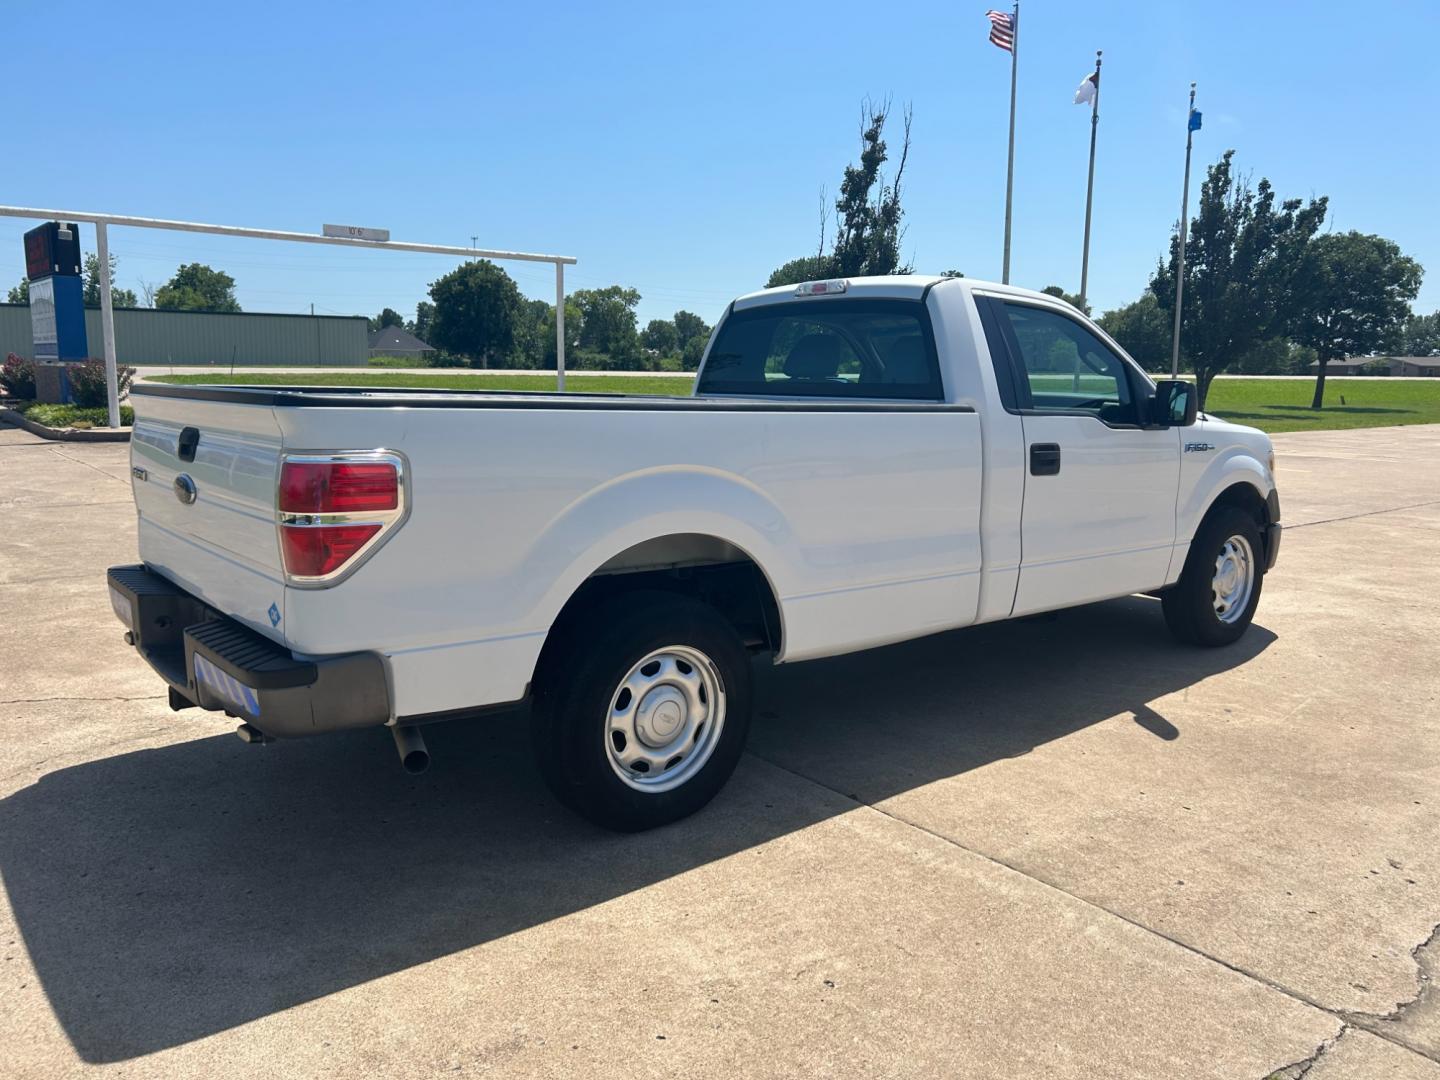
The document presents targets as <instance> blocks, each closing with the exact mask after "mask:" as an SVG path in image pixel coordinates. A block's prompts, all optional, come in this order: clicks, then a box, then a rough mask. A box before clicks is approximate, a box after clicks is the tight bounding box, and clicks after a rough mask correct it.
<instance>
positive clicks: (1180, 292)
mask: <svg viewBox="0 0 1440 1080" xmlns="http://www.w3.org/2000/svg"><path fill="white" fill-rule="evenodd" d="M1194 112H1195V84H1194V83H1193V82H1192V83H1191V84H1190V108H1189V109H1188V110H1186V113H1185V186H1184V187H1183V188H1182V189H1181V195H1180V255H1179V259H1178V260H1177V262H1176V266H1175V331H1174V333H1173V334H1172V335H1171V338H1170V377H1171V378H1172V379H1176V378H1179V377H1180V304H1181V302H1182V301H1183V300H1184V298H1185V236H1186V233H1187V231H1188V229H1189V225H1190V145H1191V143H1192V142H1193V141H1194V138H1195V133H1194V132H1193V131H1191V130H1190V116H1191V114H1192V113H1194Z"/></svg>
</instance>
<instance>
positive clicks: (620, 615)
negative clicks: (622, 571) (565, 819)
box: [533, 592, 751, 832]
mask: <svg viewBox="0 0 1440 1080" xmlns="http://www.w3.org/2000/svg"><path fill="white" fill-rule="evenodd" d="M557 634H558V635H559V636H558V637H557V639H556V641H555V642H554V643H553V646H552V647H550V648H547V650H546V656H545V658H544V660H543V661H542V665H541V670H540V672H538V673H537V685H536V692H535V700H534V712H533V724H534V741H535V754H536V760H537V763H538V764H539V767H540V771H541V773H542V774H543V775H544V777H545V780H546V783H547V784H549V786H550V789H551V790H552V791H553V792H554V793H555V795H556V796H557V797H558V798H559V799H560V801H561V802H563V803H565V804H566V805H567V806H569V807H570V808H571V809H573V810H575V811H576V812H578V813H579V814H581V815H582V816H584V817H586V818H589V819H590V820H591V821H593V822H595V823H596V824H598V825H602V826H604V827H606V828H610V829H617V830H621V831H625V832H633V831H638V830H641V829H649V828H653V827H655V826H657V825H664V824H667V823H669V822H672V821H676V820H678V819H680V818H682V817H685V816H687V815H689V814H692V813H694V812H695V811H696V810H698V809H700V808H701V807H702V806H704V805H705V804H706V803H707V802H709V801H710V800H711V799H712V798H713V797H714V796H715V794H716V792H718V791H719V790H720V788H721V787H723V786H724V784H725V781H726V780H728V779H729V778H730V774H731V773H732V772H734V771H735V766H736V764H737V763H738V761H739V760H740V753H741V751H742V750H743V749H744V746H745V738H746V735H747V733H748V731H749V727H750V696H751V690H750V681H751V679H750V660H749V657H748V655H747V654H746V652H745V647H744V644H743V643H742V642H741V640H740V637H739V635H738V634H736V632H735V630H734V628H733V627H731V625H730V624H729V623H728V622H726V621H725V619H723V618H722V617H721V616H720V615H719V613H718V612H716V611H715V610H714V609H713V608H711V607H709V606H707V605H705V604H702V603H700V602H698V601H696V600H693V599H691V598H689V597H686V596H676V595H671V594H667V593H648V592H637V593H629V594H623V595H621V596H618V597H614V598H612V599H610V600H607V601H605V602H603V603H601V604H599V605H597V606H596V607H595V608H593V609H591V611H589V612H588V613H587V614H586V615H584V616H582V617H580V618H579V619H577V620H575V621H574V622H573V623H572V624H571V625H569V626H567V627H563V628H560V629H558V630H557Z"/></svg>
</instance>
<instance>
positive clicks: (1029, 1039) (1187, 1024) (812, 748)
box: [0, 427, 1440, 1080]
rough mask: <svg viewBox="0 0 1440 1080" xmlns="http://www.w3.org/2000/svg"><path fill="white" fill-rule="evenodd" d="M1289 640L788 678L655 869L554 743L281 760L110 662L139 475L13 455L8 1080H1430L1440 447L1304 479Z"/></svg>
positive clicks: (373, 737) (2, 675)
mask: <svg viewBox="0 0 1440 1080" xmlns="http://www.w3.org/2000/svg"><path fill="white" fill-rule="evenodd" d="M1275 441H1276V445H1277V448H1278V453H1279V458H1280V464H1279V477H1280V482H1281V494H1282V499H1283V503H1284V515H1285V519H1286V522H1287V526H1289V527H1287V530H1286V534H1285V538H1284V547H1283V548H1282V555H1281V563H1280V566H1279V568H1278V570H1277V573H1276V574H1274V575H1273V576H1272V577H1270V578H1269V579H1267V581H1266V584H1265V594H1264V596H1263V598H1262V600H1261V604H1260V611H1259V616H1258V619H1257V624H1256V626H1255V627H1254V628H1253V629H1252V631H1251V633H1250V634H1248V635H1247V637H1246V638H1245V639H1244V641H1242V643H1241V644H1240V645H1238V646H1236V647H1234V648H1232V649H1229V650H1220V651H1195V650H1190V649H1185V648H1181V647H1179V646H1176V645H1174V644H1172V643H1171V642H1170V641H1169V639H1168V637H1167V636H1166V635H1165V632H1164V629H1163V626H1162V624H1161V623H1160V620H1159V615H1158V612H1157V611H1156V610H1155V607H1156V604H1155V602H1154V601H1151V600H1147V599H1142V598H1134V599H1129V600H1124V601H1116V602H1112V603H1108V604H1100V605H1094V606H1092V607H1089V608H1085V609H1081V610H1077V611H1073V612H1066V613H1062V614H1059V615H1057V616H1054V617H1046V618H1042V619H1036V620H1029V621H1026V622H1022V623H1015V624H1005V625H1001V626H993V627H985V628H979V629H976V630H973V631H964V632H958V633H953V634H945V635H940V636H938V637H935V638H930V639H927V640H924V641H920V642H912V643H909V644H906V645H901V646H895V647H892V648H889V649H884V650H877V651H875V652H871V653H866V654H862V655H859V656H853V657H842V658H837V659H834V660H828V661H820V662H817V663H812V664H805V665H797V666H794V667H789V668H780V669H775V670H773V671H771V670H766V671H763V672H762V677H761V683H760V696H759V702H758V708H759V715H758V716H757V719H756V725H755V729H754V731H753V734H752V740H751V753H749V754H748V755H747V757H746V759H745V760H744V762H743V763H742V765H741V768H740V770H739V771H738V773H737V775H736V777H735V779H734V780H733V781H732V783H731V785H730V787H729V788H728V789H727V790H726V791H725V792H724V793H722V795H721V797H720V798H719V799H718V800H717V801H716V803H715V804H714V805H713V806H712V807H711V808H709V809H708V810H707V811H705V812H703V813H701V814H700V815H697V816H696V817H695V818H692V819H690V820H689V821H686V822H683V823H681V824H679V825H677V826H673V827H671V828H668V829H665V830H661V831H658V832H654V833H649V834H645V835H643V836H632V837H617V836H611V835H609V834H604V833H600V832H597V831H596V830H594V829H592V828H590V827H588V826H586V825H585V824H583V823H581V822H578V821H576V820H575V819H574V818H572V817H570V816H569V815H568V814H566V813H565V812H563V811H561V810H559V809H558V808H557V807H556V806H555V805H554V804H553V803H552V802H551V800H550V799H549V797H548V796H547V795H546V793H545V792H544V790H543V789H542V787H541V786H540V784H539V782H538V780H537V779H536V777H535V776H534V774H533V771H532V769H531V767H530V764H529V760H528V751H527V743H526V738H525V732H524V729H523V717H521V716H518V715H517V716H513V717H510V718H508V719H500V720H497V721H495V722H493V723H489V724H484V725H471V726H469V727H459V726H453V725H452V726H448V727H441V728H437V729H433V733H432V734H430V735H429V740H430V743H431V749H432V751H433V753H434V755H435V759H436V764H435V765H434V767H432V769H431V770H430V772H429V773H427V774H426V775H425V776H423V777H419V778H414V777H409V776H406V775H405V774H404V773H403V772H401V770H400V768H399V766H398V764H397V763H396V762H395V760H394V753H393V750H392V748H391V747H390V745H389V741H388V739H387V738H386V737H385V736H384V735H383V733H378V732H360V733H356V734H353V735H349V736H337V737H332V738H329V739H324V740H315V741H311V742H296V743H288V744H277V745H273V746H267V747H247V746H245V745H244V744H242V743H241V742H240V741H239V740H238V739H236V738H234V737H233V735H231V734H230V730H231V722H228V721H225V720H224V719H223V718H222V719H216V718H215V717H214V716H213V715H203V714H196V713H194V712H187V713H184V714H172V713H170V712H169V711H168V710H167V709H166V707H165V703H164V700H163V698H162V697H161V695H160V694H159V693H158V692H157V685H158V684H157V680H156V679H155V678H154V676H153V675H152V674H151V673H150V672H149V671H148V669H146V668H145V667H144V665H143V663H141V662H140V661H139V660H138V658H137V657H135V655H134V654H133V652H132V651H131V650H129V649H127V648H125V647H124V646H123V645H122V644H121V642H120V640H119V635H120V627H119V624H118V623H116V622H115V621H114V618H113V616H112V615H111V613H110V610H109V605H108V602H107V599H106V596H105V591H104V587H103V571H104V568H105V567H106V566H108V565H110V564H112V563H116V562H121V561H126V560H133V559H134V558H135V557H136V553H135V547H134V522H133V507H132V506H131V503H130V498H129V491H128V480H127V478H126V477H127V472H126V465H125V451H126V448H125V447H124V446H109V445H94V446H82V445H56V444H46V443H43V442H41V441H40V440H38V439H34V438H32V437H31V436H29V435H26V434H25V433H22V432H18V431H15V430H13V429H0V516H3V517H0V520H3V521H4V525H3V527H0V613H3V616H4V617H3V618H0V732H3V734H4V736H5V737H4V740H3V742H0V875H3V881H4V888H5V896H4V902H3V904H0V944H3V946H4V950H3V951H4V957H5V959H4V961H3V966H0V1061H4V1062H5V1063H6V1064H5V1066H4V1069H3V1070H0V1071H3V1072H4V1073H5V1075H7V1076H9V1075H14V1076H18V1077H54V1076H68V1075H84V1074H87V1073H90V1072H94V1071H97V1069H98V1068H99V1067H101V1066H108V1067H110V1068H112V1069H114V1070H117V1071H118V1072H119V1073H120V1074H122V1075H125V1076H163V1077H176V1076H200V1075H222V1074H223V1075H226V1076H239V1077H247V1076H285V1077H291V1076H298V1077H308V1076H316V1077H319V1076H325V1077H336V1076H341V1077H344V1076H351V1075H354V1076H361V1075H364V1076H374V1075H383V1076H423V1075H430V1074H446V1075H455V1074H458V1075H485V1076H566V1077H571V1076H612V1075H623V1076H627V1077H628V1076H669V1075H675V1074H683V1075H687V1076H701V1077H703V1076H717V1077H720V1076H724V1077H733V1076H736V1075H742V1076H791V1075H795V1076H836V1077H851V1076H886V1077H891V1076H893V1077H913V1076H946V1077H953V1076H963V1077H999V1076H1007V1077H1008V1076H1012V1075H1014V1076H1031V1075H1035V1076H1045V1077H1047V1078H1049V1077H1077V1078H1078V1077H1107V1078H1108V1077H1146V1078H1153V1077H1159V1076H1166V1077H1170V1076H1177V1077H1178V1076H1184V1077H1227V1078H1229V1077H1254V1078H1256V1080H1260V1078H1262V1077H1267V1076H1269V1075H1270V1074H1271V1073H1273V1072H1276V1071H1278V1070H1282V1069H1287V1068H1288V1072H1287V1073H1285V1075H1291V1076H1294V1075H1299V1074H1300V1073H1301V1072H1302V1071H1303V1070H1305V1069H1307V1068H1308V1069H1309V1072H1308V1073H1307V1074H1306V1075H1307V1076H1308V1077H1310V1078H1320V1080H1345V1078H1357V1080H1358V1078H1370V1077H1382V1076H1383V1077H1394V1078H1415V1080H1440V1064H1437V1061H1440V1000H1437V998H1436V995H1435V994H1434V993H1432V991H1431V989H1430V988H1431V986H1432V985H1433V983H1432V982H1431V981H1430V979H1431V977H1433V976H1434V975H1435V974H1436V973H1437V971H1440V955H1432V954H1440V945H1431V946H1425V943H1426V942H1427V941H1429V940H1430V939H1431V938H1432V935H1433V933H1434V931H1435V928H1436V925H1437V923H1440V888H1437V883H1440V796H1437V794H1436V792H1437V791H1440V739H1437V734H1440V731H1437V728H1440V617H1437V615H1436V613H1435V608H1434V605H1435V598H1436V597H1437V595H1440V558H1437V555H1440V467H1437V463H1440V428H1435V427H1412V428H1400V429H1369V430H1361V431H1346V432H1323V433H1306V434H1297V435H1280V436H1277V437H1276V439H1275Z"/></svg>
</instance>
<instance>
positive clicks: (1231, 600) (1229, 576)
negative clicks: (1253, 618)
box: [1210, 535, 1255, 623]
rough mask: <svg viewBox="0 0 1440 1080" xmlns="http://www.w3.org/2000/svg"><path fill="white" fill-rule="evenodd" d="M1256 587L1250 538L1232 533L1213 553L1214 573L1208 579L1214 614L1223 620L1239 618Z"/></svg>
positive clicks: (1225, 621) (1230, 620)
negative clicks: (1215, 552)
mask: <svg viewBox="0 0 1440 1080" xmlns="http://www.w3.org/2000/svg"><path fill="white" fill-rule="evenodd" d="M1254 591H1255V553H1254V552H1253V551H1252V550H1251V549H1250V541H1249V540H1246V539H1245V537H1243V536H1239V535H1236V536H1232V537H1230V539H1228V540H1226V541H1225V543H1223V544H1222V545H1220V554H1219V555H1217V556H1216V557H1215V576H1214V578H1212V579H1211V581H1210V595H1211V599H1212V602H1213V603H1214V605H1215V617H1216V618H1217V619H1219V620H1220V621H1221V622H1222V623H1234V622H1238V621H1239V620H1240V619H1241V618H1242V617H1243V616H1244V614H1245V609H1246V608H1248V607H1249V606H1250V595H1251V593H1253V592H1254Z"/></svg>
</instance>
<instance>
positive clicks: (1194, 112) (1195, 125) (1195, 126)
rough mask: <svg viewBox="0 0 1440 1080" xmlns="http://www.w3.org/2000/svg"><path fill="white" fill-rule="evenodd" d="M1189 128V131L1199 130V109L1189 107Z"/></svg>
mask: <svg viewBox="0 0 1440 1080" xmlns="http://www.w3.org/2000/svg"><path fill="white" fill-rule="evenodd" d="M1189 130H1190V131H1199V130H1200V110H1199V109H1191V110H1190V127H1189Z"/></svg>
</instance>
